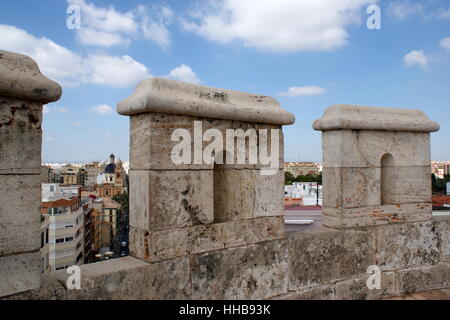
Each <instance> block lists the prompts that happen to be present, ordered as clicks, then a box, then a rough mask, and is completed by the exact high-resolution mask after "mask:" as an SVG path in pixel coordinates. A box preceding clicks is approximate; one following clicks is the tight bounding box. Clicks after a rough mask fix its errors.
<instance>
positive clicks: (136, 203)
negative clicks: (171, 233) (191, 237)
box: [130, 170, 214, 230]
mask: <svg viewBox="0 0 450 320" xmlns="http://www.w3.org/2000/svg"><path fill="white" fill-rule="evenodd" d="M213 221H214V207H213V173H212V171H210V170H192V171H186V170H184V171H182V170H181V171H178V170H176V171H174V170H170V171H169V170H165V171H154V170H151V171H148V170H142V171H140V170H132V171H130V225H132V226H135V227H138V228H140V229H142V230H164V229H173V228H178V227H185V226H192V225H197V224H208V223H211V222H213Z"/></svg>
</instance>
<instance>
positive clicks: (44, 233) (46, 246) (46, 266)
mask: <svg viewBox="0 0 450 320" xmlns="http://www.w3.org/2000/svg"><path fill="white" fill-rule="evenodd" d="M49 271H50V217H49V216H48V215H41V272H42V273H48V272H49Z"/></svg>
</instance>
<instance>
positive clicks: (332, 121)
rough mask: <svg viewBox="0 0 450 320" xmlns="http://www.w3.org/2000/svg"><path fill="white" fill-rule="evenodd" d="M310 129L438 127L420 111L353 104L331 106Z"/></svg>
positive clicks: (420, 129)
mask: <svg viewBox="0 0 450 320" xmlns="http://www.w3.org/2000/svg"><path fill="white" fill-rule="evenodd" d="M313 128H314V129H315V130H319V131H329V130H346V129H347V130H381V131H409V132H435V131H438V130H439V124H438V123H436V122H434V121H431V120H430V119H428V117H427V116H426V115H425V113H423V112H422V111H420V110H415V109H397V108H380V107H362V106H354V105H343V104H338V105H333V106H331V107H329V108H328V109H327V110H325V113H324V115H323V117H322V118H321V119H319V120H316V121H314V124H313Z"/></svg>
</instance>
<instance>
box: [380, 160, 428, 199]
mask: <svg viewBox="0 0 450 320" xmlns="http://www.w3.org/2000/svg"><path fill="white" fill-rule="evenodd" d="M382 174H383V176H384V178H383V184H382V186H381V187H382V189H383V187H384V186H385V187H386V189H388V192H383V195H382V204H402V203H431V179H430V165H427V166H421V167H419V166H414V167H397V166H395V167H387V168H384V169H383V170H382Z"/></svg>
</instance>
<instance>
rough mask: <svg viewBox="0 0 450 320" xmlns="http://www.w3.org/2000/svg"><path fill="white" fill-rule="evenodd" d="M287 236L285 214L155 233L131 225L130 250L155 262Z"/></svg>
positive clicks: (132, 253) (140, 257) (134, 254)
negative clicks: (283, 215)
mask: <svg viewBox="0 0 450 320" xmlns="http://www.w3.org/2000/svg"><path fill="white" fill-rule="evenodd" d="M283 235H284V220H283V217H262V218H258V219H247V220H236V221H231V222H225V223H214V224H209V225H198V226H192V227H186V228H177V229H170V230H163V231H155V232H148V231H145V230H141V229H138V228H135V227H132V226H131V227H130V252H131V255H132V256H134V257H136V258H139V259H143V260H146V261H151V262H153V261H160V260H165V259H171V258H175V257H180V256H184V255H188V254H195V253H201V252H206V251H212V250H219V249H224V248H229V247H236V246H242V245H248V244H254V243H258V242H262V241H269V240H274V239H280V238H282V237H283Z"/></svg>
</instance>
